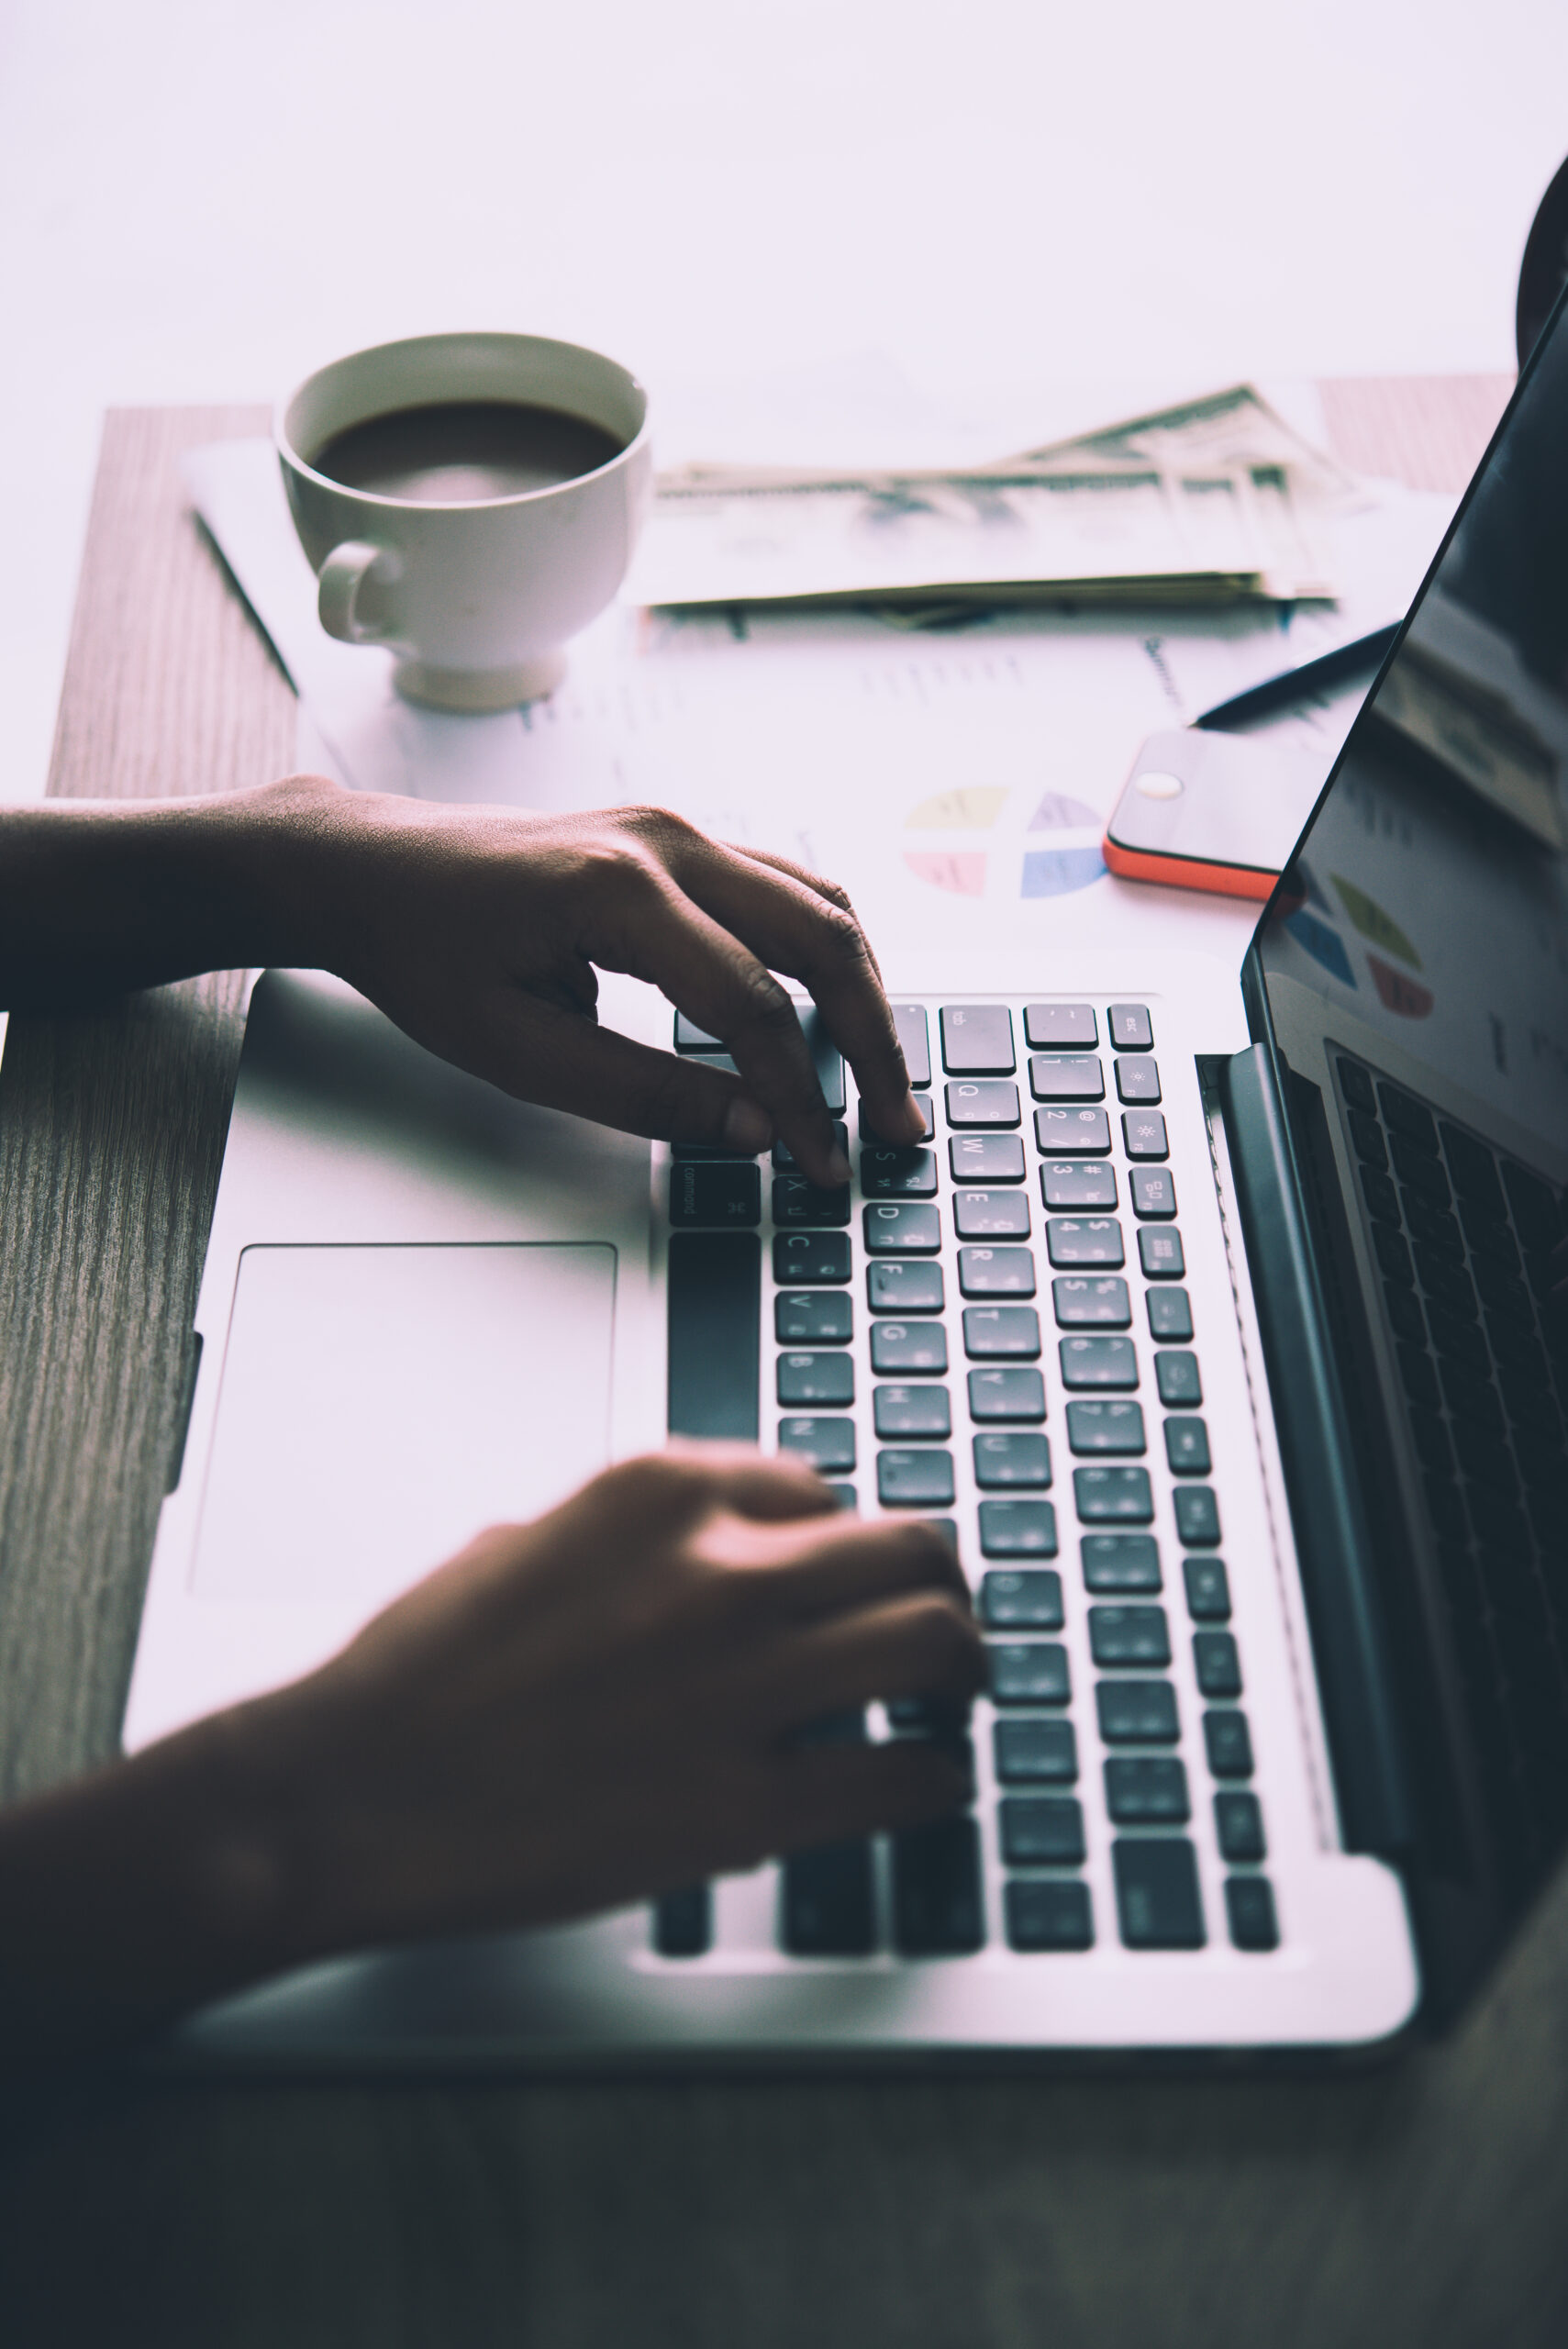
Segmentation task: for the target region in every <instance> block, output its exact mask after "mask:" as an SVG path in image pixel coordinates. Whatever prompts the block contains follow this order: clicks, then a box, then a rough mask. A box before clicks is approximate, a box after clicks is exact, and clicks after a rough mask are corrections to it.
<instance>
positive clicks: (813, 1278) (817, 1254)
mask: <svg viewBox="0 0 1568 2349" xmlns="http://www.w3.org/2000/svg"><path fill="white" fill-rule="evenodd" d="M674 1249H675V1243H674V1242H673V1241H671V1243H670V1252H671V1254H672V1256H673V1254H674ZM849 1277H850V1235H849V1233H848V1232H847V1231H775V1232H774V1234H773V1279H774V1281H775V1282H776V1283H777V1285H778V1286H779V1287H780V1288H837V1287H840V1286H842V1285H843V1283H844V1282H845V1281H847V1280H848V1279H849Z"/></svg>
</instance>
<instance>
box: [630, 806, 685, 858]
mask: <svg viewBox="0 0 1568 2349" xmlns="http://www.w3.org/2000/svg"><path fill="white" fill-rule="evenodd" d="M613 820H614V824H615V827H616V829H618V830H621V831H624V832H626V833H628V835H629V837H630V838H631V839H632V840H634V841H637V842H639V845H640V846H641V847H642V848H643V849H644V850H651V851H652V852H654V853H655V854H656V855H658V856H659V857H661V858H662V859H663V858H667V857H668V856H670V855H671V854H673V853H674V852H676V851H678V850H680V849H682V848H684V847H686V846H687V845H689V843H690V842H692V841H696V840H699V839H700V838H701V837H702V835H701V834H700V833H699V832H698V830H697V828H696V826H695V824H693V823H689V822H688V821H687V819H686V818H685V817H684V816H677V815H676V813H675V811H674V809H673V807H653V806H652V805H651V803H643V804H639V805H638V806H635V807H618V808H617V810H616V813H615V817H614V819H613Z"/></svg>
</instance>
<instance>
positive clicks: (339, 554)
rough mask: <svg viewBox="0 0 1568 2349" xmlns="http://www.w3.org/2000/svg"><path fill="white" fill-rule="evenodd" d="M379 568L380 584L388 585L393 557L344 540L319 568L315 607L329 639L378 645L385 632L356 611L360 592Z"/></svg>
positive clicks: (393, 574) (379, 549)
mask: <svg viewBox="0 0 1568 2349" xmlns="http://www.w3.org/2000/svg"><path fill="white" fill-rule="evenodd" d="M378 566H379V568H380V571H381V577H382V581H383V582H384V584H387V585H389V586H390V584H392V581H393V580H394V579H395V577H396V575H397V569H398V565H397V562H396V558H395V556H391V555H389V554H388V553H387V551H386V549H385V548H384V547H373V546H370V545H368V544H367V543H366V541H365V540H362V539H345V540H344V541H343V543H342V545H341V546H339V547H334V548H333V550H332V551H331V553H330V554H329V555H328V558H327V560H326V562H324V563H323V564H322V566H321V579H320V585H319V588H318V591H317V599H316V607H317V611H318V612H319V613H320V615H321V625H322V627H323V628H324V629H326V631H327V633H328V636H335V637H337V638H339V640H340V641H341V642H342V643H344V644H379V643H380V642H381V641H382V640H383V639H384V636H385V635H386V633H387V631H386V629H385V628H384V626H378V625H376V624H375V623H374V622H372V621H370V620H366V619H361V617H360V611H359V601H360V591H361V588H362V587H363V586H364V584H365V583H366V581H367V580H368V579H369V578H370V577H371V575H372V573H373V572H374V571H375V570H376V569H377V567H378Z"/></svg>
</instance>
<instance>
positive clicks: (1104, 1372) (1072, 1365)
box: [1056, 1338, 1138, 1392]
mask: <svg viewBox="0 0 1568 2349" xmlns="http://www.w3.org/2000/svg"><path fill="white" fill-rule="evenodd" d="M1056 1354H1057V1360H1058V1361H1059V1362H1060V1364H1061V1365H1062V1385H1063V1386H1065V1387H1067V1388H1069V1389H1070V1390H1073V1391H1077V1390H1082V1389H1085V1388H1087V1389H1094V1388H1102V1387H1103V1388H1107V1389H1110V1388H1118V1389H1120V1390H1122V1391H1124V1392H1125V1391H1126V1390H1127V1389H1128V1388H1129V1387H1133V1386H1137V1384H1138V1353H1137V1349H1136V1348H1135V1347H1134V1345H1133V1342H1132V1340H1131V1339H1130V1338H1062V1339H1061V1340H1060V1341H1058V1344H1057V1348H1056Z"/></svg>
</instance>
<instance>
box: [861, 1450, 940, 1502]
mask: <svg viewBox="0 0 1568 2349" xmlns="http://www.w3.org/2000/svg"><path fill="white" fill-rule="evenodd" d="M876 1497H877V1498H878V1500H879V1501H880V1502H881V1503H882V1506H883V1508H951V1507H952V1503H953V1481H952V1454H951V1452H879V1453H877V1455H876Z"/></svg>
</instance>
